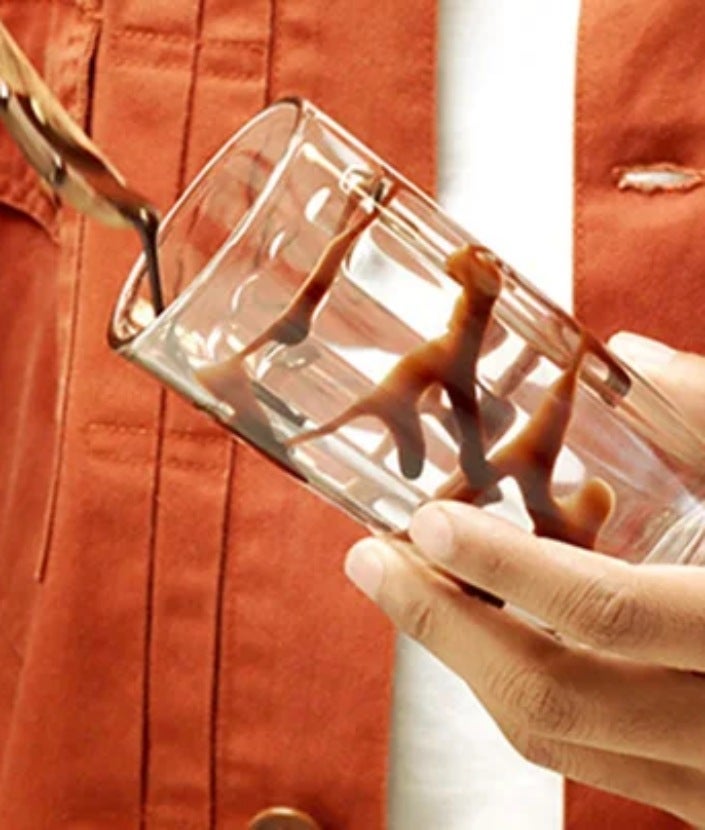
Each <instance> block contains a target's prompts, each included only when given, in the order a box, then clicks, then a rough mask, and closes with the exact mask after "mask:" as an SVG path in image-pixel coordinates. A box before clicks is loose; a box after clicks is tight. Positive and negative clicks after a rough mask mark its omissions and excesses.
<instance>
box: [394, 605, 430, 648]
mask: <svg viewBox="0 0 705 830" xmlns="http://www.w3.org/2000/svg"><path fill="white" fill-rule="evenodd" d="M438 614H439V611H438V607H437V604H436V602H435V601H434V600H432V599H431V598H429V597H410V598H407V599H406V600H404V601H403V602H402V603H401V605H400V606H399V608H398V609H397V613H396V615H395V616H396V619H397V624H398V625H399V627H400V628H401V630H402V631H403V632H404V633H405V634H407V635H408V636H409V637H411V638H412V639H414V640H417V641H418V642H420V643H429V642H432V640H433V639H434V636H435V632H436V629H437V620H438Z"/></svg>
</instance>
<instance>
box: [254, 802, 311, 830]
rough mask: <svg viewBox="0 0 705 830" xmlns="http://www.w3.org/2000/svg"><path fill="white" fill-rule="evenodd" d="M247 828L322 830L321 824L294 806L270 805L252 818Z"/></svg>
mask: <svg viewBox="0 0 705 830" xmlns="http://www.w3.org/2000/svg"><path fill="white" fill-rule="evenodd" d="M247 830H321V825H320V824H319V823H318V822H317V821H314V820H313V819H312V818H311V816H309V815H308V814H307V813H302V812H301V811H300V810H294V809H293V808H292V807H270V808H269V809H267V810H262V812H261V813H258V814H257V815H256V816H255V817H254V818H253V819H251V820H250V823H249V824H248V825H247Z"/></svg>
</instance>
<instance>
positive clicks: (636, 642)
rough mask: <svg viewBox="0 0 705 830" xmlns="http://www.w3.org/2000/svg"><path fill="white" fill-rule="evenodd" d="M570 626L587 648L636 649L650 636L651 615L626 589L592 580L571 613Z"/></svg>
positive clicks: (652, 620) (653, 615)
mask: <svg viewBox="0 0 705 830" xmlns="http://www.w3.org/2000/svg"><path fill="white" fill-rule="evenodd" d="M571 617H572V620H571V622H572V623H573V624H574V627H575V628H577V630H578V631H579V632H580V633H581V637H582V639H583V640H584V641H585V642H586V644H587V645H591V646H594V647H596V648H603V649H609V648H613V647H615V646H620V647H622V648H636V647H638V646H640V645H643V643H644V642H646V641H648V640H649V639H650V637H651V636H652V633H653V631H654V628H655V626H656V620H655V619H654V617H655V614H654V612H653V611H652V610H651V609H650V608H649V607H648V606H647V605H646V603H645V602H644V601H643V599H642V598H640V596H639V595H638V594H637V593H636V592H635V591H634V590H633V589H632V588H630V587H627V586H624V585H616V586H615V585H610V584H609V583H606V582H604V581H595V582H594V583H592V584H591V585H590V586H589V587H588V588H587V589H585V591H584V592H583V594H582V596H581V598H580V599H579V600H578V602H577V603H576V604H575V606H574V608H573V610H572V612H571Z"/></svg>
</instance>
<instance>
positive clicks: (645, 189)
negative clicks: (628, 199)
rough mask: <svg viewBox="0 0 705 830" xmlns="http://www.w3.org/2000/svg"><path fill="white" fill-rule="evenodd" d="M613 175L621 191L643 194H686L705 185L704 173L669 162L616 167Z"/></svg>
mask: <svg viewBox="0 0 705 830" xmlns="http://www.w3.org/2000/svg"><path fill="white" fill-rule="evenodd" d="M612 175H613V176H614V179H615V182H616V183H617V188H618V189H619V190H638V191H639V192H641V193H685V192H687V191H689V190H694V189H695V188H696V187H700V185H702V184H703V183H705V173H704V171H702V170H698V169H696V168H694V167H683V166H681V165H679V164H671V163H667V162H663V163H659V164H634V165H631V166H629V167H615V168H614V170H613V171H612Z"/></svg>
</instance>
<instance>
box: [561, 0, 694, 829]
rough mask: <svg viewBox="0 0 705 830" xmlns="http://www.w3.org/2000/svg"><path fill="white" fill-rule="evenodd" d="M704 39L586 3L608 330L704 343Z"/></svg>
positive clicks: (644, 7)
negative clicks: (699, 314)
mask: <svg viewBox="0 0 705 830" xmlns="http://www.w3.org/2000/svg"><path fill="white" fill-rule="evenodd" d="M704 38H705V6H703V5H702V4H700V3H696V2H693V0H649V1H648V2H635V0H583V12H582V23H581V29H580V40H579V45H578V50H579V52H578V81H577V84H578V88H577V105H576V198H575V309H576V314H577V316H578V318H579V319H581V320H582V321H583V322H585V323H587V324H588V325H589V326H591V327H592V328H593V329H594V330H595V331H596V332H597V333H598V334H599V335H601V336H602V337H605V338H606V337H609V336H610V335H612V334H613V333H614V332H616V331H619V330H622V329H627V330H632V331H638V332H642V333H643V334H646V335H649V336H651V337H654V338H658V339H661V340H665V341H666V342H668V343H669V344H671V345H672V346H675V347H677V348H682V349H691V350H693V351H699V352H705V332H704V330H703V326H702V324H701V322H700V320H699V318H698V315H697V311H698V310H699V309H701V308H703V307H705V281H703V279H702V276H701V275H702V274H703V272H704V271H705V245H703V244H702V222H703V216H704V215H705V189H703V188H702V187H700V183H701V182H700V176H701V171H702V170H703V168H705V100H704V99H703V96H702V95H701V93H700V91H701V90H702V89H703V85H704V84H705V62H704V61H703V60H702V43H703V40H704ZM659 173H660V175H661V178H660V179H659V178H658V175H657V174H659ZM666 174H669V176H670V178H669V177H668V176H666ZM620 181H621V183H622V187H620V186H619V184H620ZM632 693H634V694H638V689H634V690H632ZM566 806H567V812H566V825H567V828H568V830H596V829H597V828H599V830H623V829H624V828H639V830H656V829H657V828H658V830H666V829H667V828H668V830H671V828H673V830H675V828H681V827H684V826H685V825H684V824H683V823H682V822H680V821H678V820H676V819H675V818H672V817H670V816H667V815H665V814H663V813H660V812H658V811H657V810H653V809H649V808H647V807H639V806H638V805H636V804H633V803H631V802H628V801H625V800H624V799H619V798H616V797H611V796H606V795H603V794H599V793H596V792H592V791H590V790H588V789H586V788H583V787H578V786H576V785H573V784H569V785H568V786H567V788H566Z"/></svg>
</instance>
